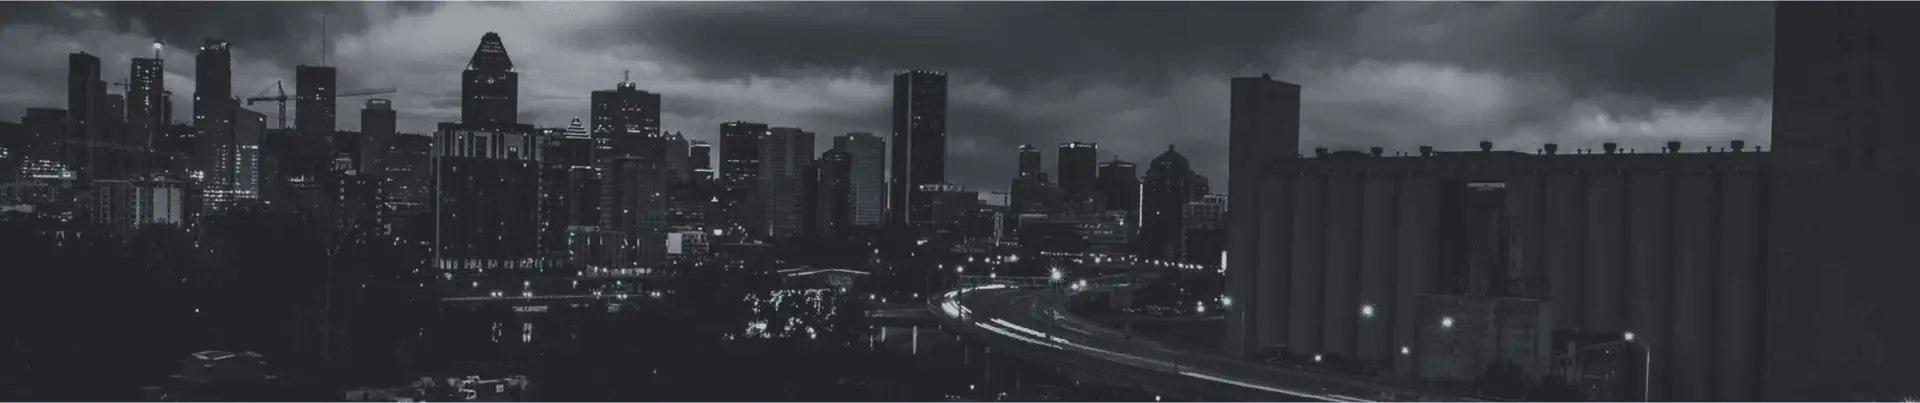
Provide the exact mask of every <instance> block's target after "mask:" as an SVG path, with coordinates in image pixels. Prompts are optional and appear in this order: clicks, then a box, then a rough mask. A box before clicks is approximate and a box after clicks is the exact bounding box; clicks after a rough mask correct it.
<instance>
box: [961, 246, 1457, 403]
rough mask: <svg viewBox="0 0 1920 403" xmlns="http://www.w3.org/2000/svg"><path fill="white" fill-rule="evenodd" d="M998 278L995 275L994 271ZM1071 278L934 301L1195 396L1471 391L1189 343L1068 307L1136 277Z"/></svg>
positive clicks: (987, 334) (1318, 397) (1027, 355)
mask: <svg viewBox="0 0 1920 403" xmlns="http://www.w3.org/2000/svg"><path fill="white" fill-rule="evenodd" d="M996 280H997V279H996ZM1070 284H1071V285H1070V286H1068V287H1059V286H1033V285H1031V284H1030V283H1025V284H1023V281H1018V280H1016V281H1006V282H993V281H988V282H985V284H977V285H970V286H963V287H962V288H960V289H956V290H953V291H949V292H947V293H945V294H943V295H940V296H937V297H936V298H934V299H933V300H932V301H931V302H930V304H929V306H928V310H929V311H930V312H931V313H932V314H934V315H935V316H936V317H939V318H940V319H941V320H942V321H944V322H946V323H948V324H949V325H950V326H948V327H949V328H953V329H956V330H958V331H961V332H962V333H964V334H967V335H970V336H974V337H975V338H977V339H978V340H981V341H982V342H984V343H986V345H987V346H988V347H989V348H990V349H991V350H992V351H993V352H996V353H1004V354H1010V355H1013V356H1016V357H1021V358H1024V359H1027V360H1030V361H1033V362H1036V363H1041V364H1048V365H1053V366H1055V367H1056V368H1058V369H1060V370H1061V371H1062V372H1063V373H1067V374H1069V375H1071V376H1074V377H1075V378H1077V379H1081V380H1082V381H1086V382H1094V383H1103V384H1108V385H1113V386H1122V387H1130V388H1136V389H1141V390H1147V391H1149V392H1153V393H1157V394H1161V395H1167V396H1172V397H1175V398H1181V399H1190V400H1236V401H1374V400H1388V401H1415V400H1439V401H1472V400H1473V399H1469V398H1465V397H1461V396H1446V395H1441V394H1437V393H1430V392H1426V391H1421V390H1417V389H1412V388H1407V387H1401V386H1398V385H1393V384H1388V383H1385V382H1380V381H1374V380H1370V379H1364V378H1358V377H1351V376H1346V375H1341V374H1332V373H1326V372H1317V371H1309V370H1301V369H1296V368H1281V367H1275V366H1270V365H1265V364H1262V363H1256V362H1251V361H1247V360H1241V359H1235V358H1230V357H1224V356H1218V355H1213V354H1207V353H1201V352H1195V351H1183V350H1179V349H1176V348H1172V347H1168V346H1165V345H1162V344H1159V343H1154V342H1151V341H1146V340H1136V339H1134V338H1133V337H1131V336H1130V335H1128V334H1126V333H1124V332H1120V331H1116V330H1113V329H1109V328H1105V327H1102V326H1099V325H1096V324H1093V323H1092V322H1091V321H1089V320H1087V319H1085V318H1080V317H1076V316H1073V315H1069V314H1066V310H1065V308H1064V307H1063V305H1064V304H1063V301H1064V300H1065V299H1066V298H1068V297H1069V296H1071V295H1073V294H1078V293H1085V292H1099V291H1102V290H1107V289H1114V288H1125V287H1132V286H1133V284H1131V283H1130V277H1128V276H1124V275H1119V276H1109V277H1103V278H1100V279H1093V280H1090V281H1085V282H1082V281H1074V282H1072V283H1070Z"/></svg>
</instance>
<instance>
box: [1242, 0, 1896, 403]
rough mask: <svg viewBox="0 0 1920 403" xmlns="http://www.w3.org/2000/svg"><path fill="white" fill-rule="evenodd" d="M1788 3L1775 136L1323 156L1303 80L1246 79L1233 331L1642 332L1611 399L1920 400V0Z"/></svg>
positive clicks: (1331, 350)
mask: <svg viewBox="0 0 1920 403" xmlns="http://www.w3.org/2000/svg"><path fill="white" fill-rule="evenodd" d="M1778 7H1779V8H1778V9H1777V10H1776V19H1777V24H1776V45H1775V46H1776V51H1775V53H1776V54H1775V57H1776V58H1777V62H1776V67H1775V75H1776V77H1775V83H1776V85H1775V95H1774V111H1775V112H1774V114H1773V118H1774V124H1773V127H1774V137H1773V139H1772V143H1773V144H1774V146H1773V149H1771V150H1764V151H1763V150H1761V149H1760V147H1748V146H1747V145H1745V144H1740V143H1739V142H1730V143H1724V144H1682V143H1679V142H1669V143H1667V144H1666V146H1665V147H1661V148H1660V149H1659V150H1637V151H1635V150H1626V149H1622V148H1620V147H1617V146H1615V145H1613V144H1605V145H1601V146H1600V147H1595V148H1573V147H1567V148H1562V147H1559V146H1556V145H1551V144H1548V145H1543V146H1539V147H1538V148H1537V149H1535V150H1532V151H1530V152H1514V151H1499V150H1495V149H1494V147H1493V146H1494V145H1493V144H1487V143H1482V144H1481V145H1480V147H1479V149H1478V150H1471V151H1455V152H1439V151H1434V150H1432V149H1430V148H1426V147H1422V148H1421V149H1420V150H1418V151H1395V152H1389V151H1387V150H1382V149H1378V148H1375V149H1372V150H1369V151H1367V152H1353V151H1328V150H1325V149H1315V150H1313V151H1310V152H1305V153H1303V152H1302V151H1303V150H1302V149H1301V145H1300V136H1299V110H1300V107H1299V105H1300V87H1299V86H1297V85H1294V84H1290V83H1285V82H1281V81H1276V80H1273V79H1272V78H1270V77H1265V76H1263V77H1258V78H1236V79H1233V81H1232V93H1233V95H1232V97H1233V99H1232V108H1233V109H1232V122H1231V129H1230V130H1231V136H1232V140H1231V141H1232V154H1231V155H1230V170H1231V172H1230V173H1231V179H1230V181H1231V182H1230V186H1231V187H1232V188H1233V191H1232V193H1231V196H1230V197H1231V199H1232V200H1231V202H1230V204H1231V205H1233V206H1236V207H1238V206H1247V207H1241V208H1236V209H1233V210H1232V211H1231V212H1230V214H1232V216H1233V218H1232V220H1230V222H1231V224H1230V225H1231V228H1230V234H1229V248H1228V249H1229V250H1228V265H1227V276H1228V279H1227V281H1228V294H1229V296H1230V297H1231V298H1232V301H1235V306H1234V307H1233V309H1232V311H1231V313H1230V314H1229V315H1228V336H1227V349H1228V351H1229V352H1230V353H1234V354H1251V353H1253V352H1254V351H1257V350H1260V349H1261V348H1263V347H1268V346H1285V348H1286V349H1287V350H1288V351H1290V352H1292V353H1295V354H1308V355H1312V354H1329V355H1337V356H1341V357H1352V358H1355V359H1358V360H1360V361H1365V362H1374V363H1380V365H1381V366H1382V367H1385V368H1387V369H1389V370H1391V371H1392V372H1394V373H1398V374H1419V375H1420V376H1422V377H1429V378H1433V377H1440V378H1445V377H1448V376H1453V377H1458V376H1460V375H1461V374H1460V373H1461V372H1463V371H1466V372H1472V373H1471V374H1470V375H1478V371H1480V370H1482V369H1483V368H1485V367H1487V366H1488V365H1491V364H1493V363H1494V362H1496V361H1511V362H1513V363H1514V364H1517V365H1518V366H1520V367H1522V368H1524V370H1525V372H1526V373H1527V374H1529V375H1531V376H1533V377H1534V378H1536V379H1537V378H1539V377H1541V376H1545V375H1546V374H1547V373H1549V372H1553V371H1554V370H1555V369H1553V368H1549V367H1551V366H1552V365H1553V364H1552V360H1551V354H1549V353H1546V352H1548V351H1553V350H1554V347H1555V344H1557V343H1559V341H1557V340H1556V339H1554V338H1552V337H1551V334H1552V333H1554V331H1558V332H1560V333H1566V334H1575V335H1588V336H1590V335H1595V334H1615V335H1622V336H1624V335H1625V334H1627V333H1629V332H1630V333H1632V334H1633V335H1634V336H1635V342H1634V343H1636V344H1635V345H1636V347H1634V348H1632V349H1630V350H1629V351H1632V354H1631V357H1630V358H1632V361H1631V363H1632V365H1628V366H1627V367H1628V368H1626V369H1625V371H1627V372H1624V375H1626V376H1622V377H1621V378H1625V379H1630V380H1631V382H1629V383H1626V384H1622V385H1619V386H1620V387H1619V388H1620V389H1626V390H1631V391H1632V393H1629V394H1626V395H1624V396H1622V395H1618V394H1615V395H1609V396H1612V397H1614V398H1613V399H1608V400H1633V399H1635V398H1639V397H1641V393H1643V392H1642V390H1645V392H1644V393H1647V394H1649V395H1650V396H1648V397H1650V398H1651V399H1652V400H1694V401H1697V400H1857V399H1895V398H1902V397H1907V398H1910V397H1913V396H1920V382H1915V381H1914V380H1915V379H1920V346H1916V345H1915V343H1911V342H1909V341H1910V340H1915V339H1916V338H1920V320H1913V319H1912V318H1913V317H1914V316H1912V314H1911V313H1908V312H1909V310H1911V309H1913V308H1920V303H1917V302H1912V299H1911V298H1910V297H1908V296H1907V293H1908V292H1910V291H1908V289H1910V288H1911V287H1913V286H1914V285H1915V284H1920V282H1916V280H1920V270H1914V267H1913V266H1914V264H1913V263H1912V262H1913V260H1912V259H1911V258H1908V257H1905V256H1902V255H1907V254H1909V253H1908V252H1909V251H1910V250H1912V249H1914V248H1920V230H1916V229H1917V228H1920V214H1916V213H1915V212H1914V209H1915V208H1916V207H1920V192H1917V191H1916V187H1920V175H1917V174H1916V172H1917V171H1920V169H1916V167H1915V166H1914V164H1915V163H1914V162H1913V161H1920V160H1915V159H1912V158H1911V157H1910V156H1914V155H1915V154H1916V153H1917V152H1920V144H1916V143H1920V130H1916V129H1920V127H1916V126H1920V120H1917V119H1914V118H1910V117H1908V116H1920V107H1917V106H1920V105H1916V101H1915V99H1914V98H1913V97H1911V96H1903V94H1913V93H1920V80H1916V79H1914V78H1913V77H1912V76H1911V74H1910V72H1912V71H1920V58H1916V56H1920V54H1916V53H1915V52H1912V51H1911V49H1915V48H1920V47H1917V46H1916V45H1920V43H1916V41H1920V32H1916V29H1917V28H1916V26H1915V25H1914V24H1911V23H1910V22H1909V21H1910V20H1911V19H1912V17H1915V16H1920V14H1916V12H1915V11H1917V10H1920V7H1916V6H1914V5H1909V4H1898V3H1884V4H1883V3H1872V4H1856V3H1782V4H1781V5H1779V6H1778ZM1528 148H1534V147H1533V146H1529V147H1528ZM1476 298H1477V299H1480V300H1478V301H1479V302H1476V300H1475V299H1476ZM1515 318H1521V319H1524V320H1521V319H1515ZM1468 332H1475V333H1472V334H1473V335H1474V336H1473V337H1466V336H1464V335H1466V334H1468ZM1487 339H1493V340H1499V341H1497V342H1485V340H1487ZM1463 340H1465V341H1463ZM1472 343H1480V344H1486V345H1487V346H1486V347H1487V348H1478V347H1476V348H1468V347H1470V346H1468V344H1472ZM1515 346H1518V347H1515ZM1643 354H1644V356H1645V357H1646V358H1651V360H1650V361H1651V362H1650V364H1649V365H1645V368H1648V369H1650V370H1651V374H1645V373H1642V372H1641V369H1640V368H1641V367H1642V365H1643V364H1648V363H1647V361H1646V358H1642V355H1643ZM1643 375H1647V376H1646V379H1650V382H1647V383H1646V384H1644V385H1643V384H1642V382H1641V381H1639V379H1641V378H1642V376H1643ZM1643 388H1644V389H1643Z"/></svg>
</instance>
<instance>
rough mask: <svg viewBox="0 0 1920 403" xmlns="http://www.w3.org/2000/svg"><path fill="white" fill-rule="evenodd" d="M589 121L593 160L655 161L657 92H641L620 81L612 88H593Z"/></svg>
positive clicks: (657, 157)
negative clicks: (598, 89)
mask: <svg viewBox="0 0 1920 403" xmlns="http://www.w3.org/2000/svg"><path fill="white" fill-rule="evenodd" d="M591 101H592V109H591V110H590V111H589V113H591V115H589V121H590V122H591V130H592V131H593V138H594V143H595V144H594V149H595V151H596V154H595V155H596V157H595V158H596V159H603V160H604V159H607V158H612V157H617V156H628V155H632V156H642V157H647V158H652V159H654V160H656V161H658V160H660V159H661V158H663V157H664V155H662V154H661V153H662V152H663V150H662V149H661V148H660V147H661V145H660V141H661V139H660V94H655V93H651V92H647V91H641V90H640V89H639V88H638V87H637V86H635V84H634V83H633V82H630V81H622V82H620V83H619V84H618V85H616V86H614V88H613V89H611V90H600V91H594V92H593V94H592V99H591Z"/></svg>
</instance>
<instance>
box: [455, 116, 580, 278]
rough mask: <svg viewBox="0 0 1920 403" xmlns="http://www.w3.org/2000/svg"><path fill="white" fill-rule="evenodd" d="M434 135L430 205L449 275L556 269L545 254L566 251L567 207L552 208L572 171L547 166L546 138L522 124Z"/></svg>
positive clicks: (463, 128) (459, 128)
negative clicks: (549, 266)
mask: <svg viewBox="0 0 1920 403" xmlns="http://www.w3.org/2000/svg"><path fill="white" fill-rule="evenodd" d="M434 135H435V140H434V141H433V150H434V151H433V156H434V158H433V162H434V165H435V166H436V167H435V168H434V175H433V179H434V190H435V192H434V196H432V197H430V198H429V200H431V201H432V203H433V209H434V210H433V211H434V213H435V217H436V218H435V220H436V222H437V224H436V225H435V227H436V229H435V235H434V239H436V240H437V242H435V244H436V246H435V249H434V252H435V253H434V254H435V260H436V261H437V262H439V263H438V264H439V267H440V268H441V269H442V270H492V269H537V268H540V267H542V266H543V264H546V263H553V262H548V261H546V260H545V259H543V258H545V257H547V256H546V255H545V254H543V252H556V253H557V252H559V251H564V250H566V248H565V236H566V226H565V224H564V221H563V220H562V218H563V217H565V213H564V212H563V211H557V210H559V209H560V208H564V207H562V206H564V204H562V205H561V206H554V205H553V204H554V203H555V200H554V198H555V197H556V196H557V195H563V194H565V192H562V191H560V190H559V189H554V187H556V186H559V185H560V184H563V183H565V178H566V175H565V172H566V171H565V170H564V169H550V168H552V167H551V166H549V165H547V164H544V156H543V155H541V154H540V152H539V151H540V150H543V149H545V147H543V144H541V142H542V141H543V140H544V139H546V137H545V136H540V135H538V133H535V131H534V130H533V127H531V126H527V125H521V124H511V125H501V124H483V125H463V124H458V123H442V124H440V130H439V131H438V132H436V133H435V134H434ZM555 171H557V172H558V174H557V175H556V174H555ZM561 202H564V200H561ZM556 245H557V250H549V248H554V247H556ZM556 257H557V256H556Z"/></svg>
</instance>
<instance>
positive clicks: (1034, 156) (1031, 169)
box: [1018, 144, 1040, 179]
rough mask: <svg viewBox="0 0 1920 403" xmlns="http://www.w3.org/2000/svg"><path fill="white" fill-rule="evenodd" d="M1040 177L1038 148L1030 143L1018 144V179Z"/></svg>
mask: <svg viewBox="0 0 1920 403" xmlns="http://www.w3.org/2000/svg"><path fill="white" fill-rule="evenodd" d="M1038 177H1040V149H1038V148H1034V147H1033V145H1032V144H1021V145H1020V176H1019V177H1018V178H1020V179H1026V178H1038Z"/></svg>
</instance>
